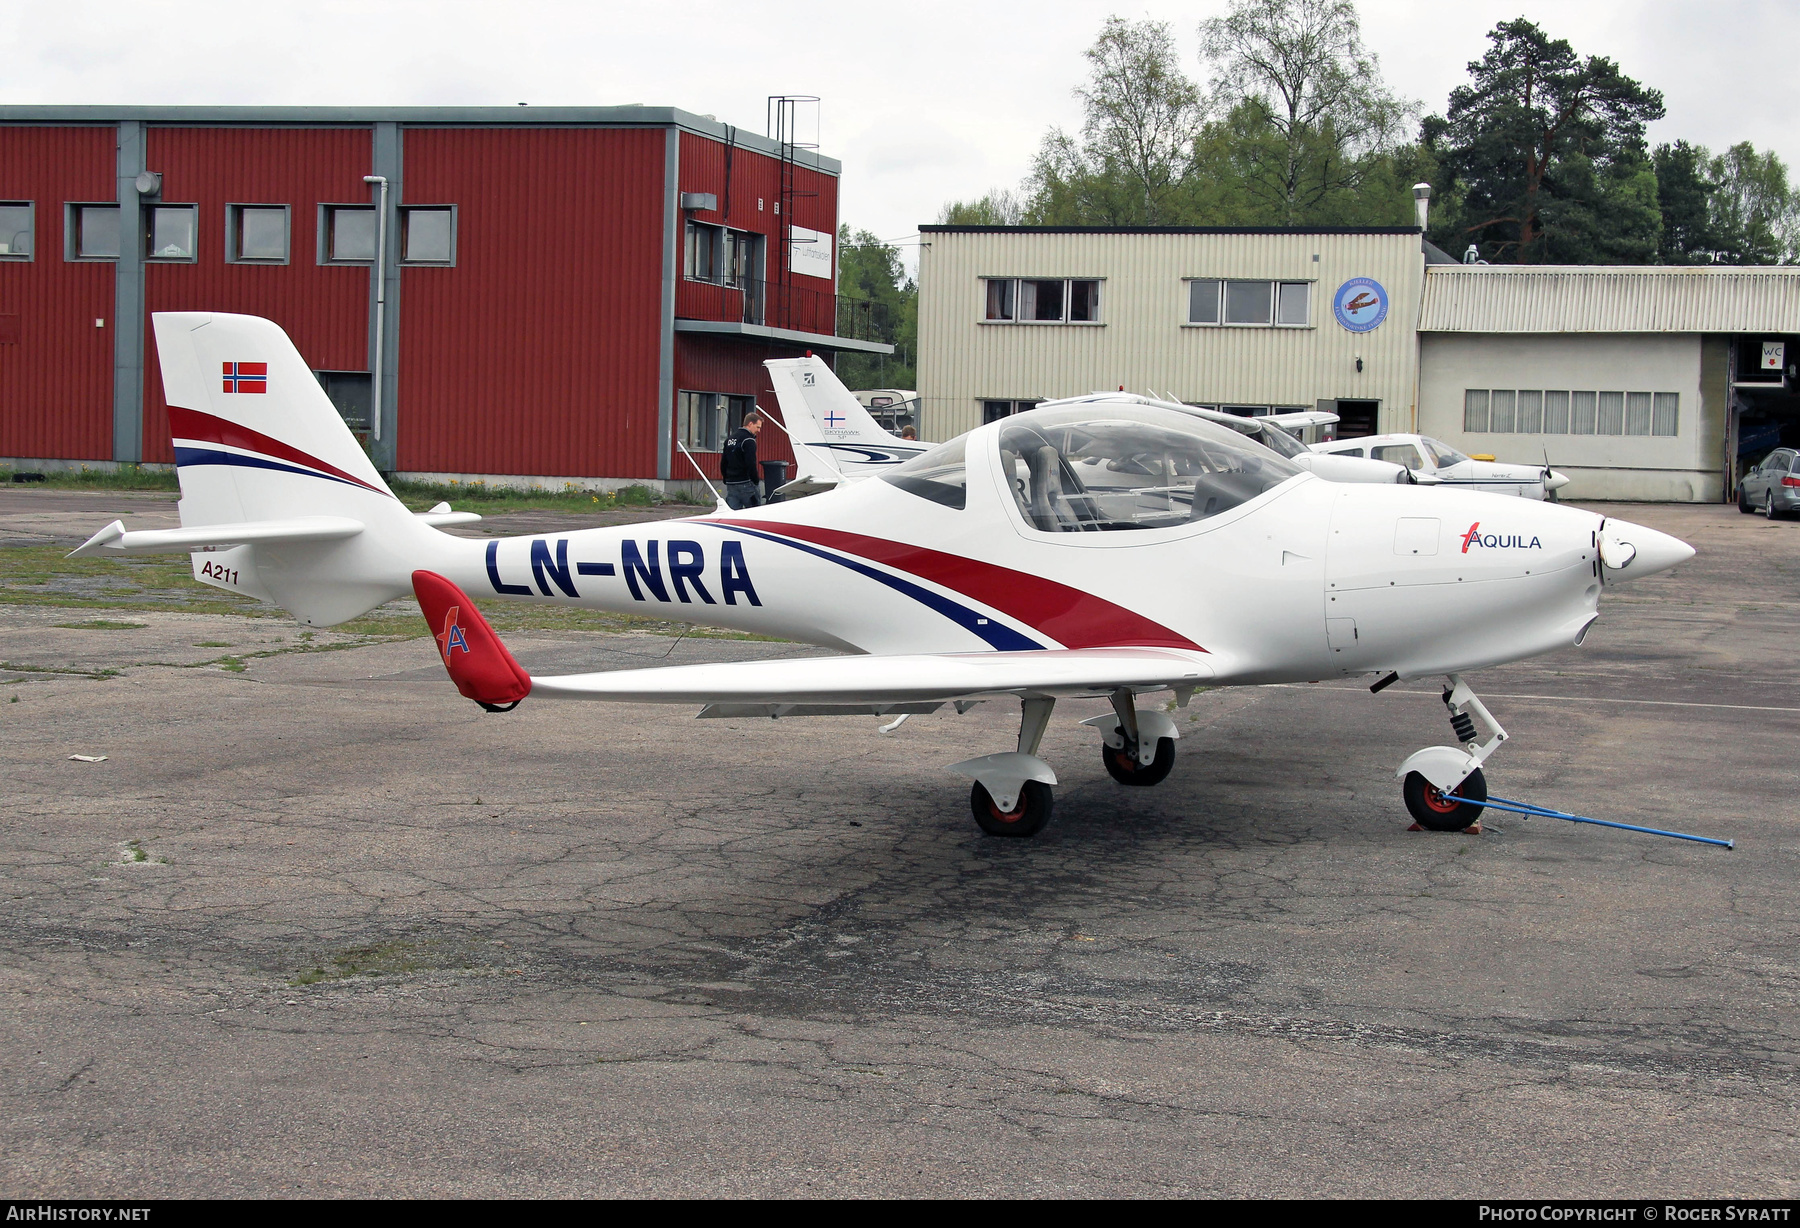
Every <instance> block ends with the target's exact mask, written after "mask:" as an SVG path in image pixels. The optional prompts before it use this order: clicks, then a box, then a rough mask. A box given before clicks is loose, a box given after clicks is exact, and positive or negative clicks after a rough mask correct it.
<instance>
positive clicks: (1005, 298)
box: [984, 278, 1014, 320]
mask: <svg viewBox="0 0 1800 1228" xmlns="http://www.w3.org/2000/svg"><path fill="white" fill-rule="evenodd" d="M984 284H985V285H986V286H987V316H986V318H987V319H989V320H1011V319H1012V318H1013V284H1014V283H1013V282H1011V281H1007V280H1005V279H1002V278H994V279H992V280H990V281H988V282H986V283H984Z"/></svg>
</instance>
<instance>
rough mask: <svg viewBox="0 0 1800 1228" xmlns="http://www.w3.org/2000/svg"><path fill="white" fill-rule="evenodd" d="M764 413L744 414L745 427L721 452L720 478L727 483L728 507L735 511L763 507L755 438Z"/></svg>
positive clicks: (733, 433) (732, 436)
mask: <svg viewBox="0 0 1800 1228" xmlns="http://www.w3.org/2000/svg"><path fill="white" fill-rule="evenodd" d="M762 425H763V420H762V411H761V410H756V409H753V410H751V411H750V412H749V413H747V414H745V415H744V425H742V426H740V427H739V428H738V429H737V430H735V431H733V432H731V437H730V438H729V439H727V440H726V441H725V446H724V447H722V448H721V449H720V450H719V476H720V477H721V478H723V479H724V480H725V505H726V506H727V507H729V508H731V510H732V511H734V512H735V511H742V510H743V509H744V508H747V507H760V506H762V491H761V489H760V488H758V486H757V478H758V476H759V470H758V469H757V467H756V437H757V436H758V435H760V434H761V433H762Z"/></svg>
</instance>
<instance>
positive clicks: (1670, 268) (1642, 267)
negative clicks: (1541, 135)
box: [1425, 263, 1800, 277]
mask: <svg viewBox="0 0 1800 1228" xmlns="http://www.w3.org/2000/svg"><path fill="white" fill-rule="evenodd" d="M1425 271H1426V272H1427V273H1429V274H1431V275H1432V276H1434V277H1435V276H1442V275H1444V274H1448V273H1468V274H1472V275H1475V276H1480V277H1488V276H1510V277H1522V276H1528V275H1530V274H1556V275H1559V276H1562V275H1567V274H1581V275H1584V276H1589V277H1593V276H1599V275H1603V274H1612V273H1628V274H1631V275H1632V276H1636V277H1649V276H1652V275H1654V274H1675V275H1678V276H1683V277H1687V276H1693V275H1696V274H1701V275H1707V276H1714V277H1718V276H1727V275H1739V274H1750V275H1752V276H1757V277H1779V276H1787V277H1793V276H1794V275H1796V274H1800V265H1794V264H1460V263H1459V264H1450V265H1441V264H1434V265H1428V266H1427V267H1426V270H1425Z"/></svg>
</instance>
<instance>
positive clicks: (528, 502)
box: [389, 482, 702, 515]
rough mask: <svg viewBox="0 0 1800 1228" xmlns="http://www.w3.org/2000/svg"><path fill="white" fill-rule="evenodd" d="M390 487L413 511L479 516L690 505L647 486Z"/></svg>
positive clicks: (472, 484) (407, 484) (467, 484)
mask: <svg viewBox="0 0 1800 1228" xmlns="http://www.w3.org/2000/svg"><path fill="white" fill-rule="evenodd" d="M389 486H391V487H392V489H393V491H394V494H396V495H398V496H399V498H400V501H401V502H402V503H404V504H406V506H407V507H409V508H411V509H412V510H413V511H415V512H422V511H424V510H426V509H427V508H430V507H434V506H436V505H437V504H438V503H449V504H450V506H451V507H453V508H455V509H456V510H457V511H459V512H478V513H481V514H482V515H487V514H489V513H499V512H523V511H554V512H610V511H613V510H614V509H616V508H629V507H660V506H662V505H663V504H665V503H674V504H679V505H681V506H690V504H689V503H688V501H687V500H685V499H673V498H669V497H668V496H665V495H659V494H657V493H656V492H655V491H654V490H651V489H650V488H649V487H648V486H627V487H625V488H624V489H623V490H609V491H595V490H582V489H581V488H580V487H578V486H576V485H575V484H574V483H572V482H571V483H568V484H566V485H565V486H563V488H562V489H560V490H557V489H552V488H549V487H534V488H531V489H529V490H523V489H515V488H513V487H510V486H497V485H494V484H492V483H489V482H390V483H389ZM691 506H694V507H700V506H702V505H701V504H698V503H695V504H691Z"/></svg>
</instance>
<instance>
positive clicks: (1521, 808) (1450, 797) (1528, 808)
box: [1443, 793, 1736, 849]
mask: <svg viewBox="0 0 1800 1228" xmlns="http://www.w3.org/2000/svg"><path fill="white" fill-rule="evenodd" d="M1443 796H1444V798H1445V800H1447V801H1453V802H1464V803H1466V804H1468V805H1470V806H1492V807H1494V808H1495V809H1496V810H1510V811H1512V812H1513V813H1514V814H1522V815H1524V816H1525V817H1526V818H1528V819H1529V818H1531V817H1533V816H1536V817H1538V818H1543V819H1562V820H1564V821H1565V822H1569V823H1592V824H1593V825H1594V826H1595V827H1616V828H1618V829H1619V830H1620V831H1641V832H1643V833H1644V834H1645V835H1647V836H1667V837H1669V838H1670V839H1671V840H1692V841H1693V842H1694V843H1695V844H1711V845H1716V846H1717V847H1719V848H1722V849H1728V848H1735V847H1736V846H1735V845H1734V844H1733V843H1732V842H1731V841H1730V840H1715V839H1713V838H1712V837H1711V836H1690V835H1688V834H1687V833H1686V832H1684V831H1664V830H1663V829H1662V828H1660V827H1637V826H1634V825H1633V824H1630V823H1609V822H1607V821H1606V820H1605V819H1589V818H1583V817H1582V816H1581V815H1578V814H1564V813H1563V812H1562V811H1560V810H1549V809H1546V808H1545V807H1543V806H1533V805H1532V804H1531V803H1529V802H1515V801H1510V800H1508V799H1507V798H1504V797H1490V798H1487V799H1485V800H1482V801H1477V800H1476V799H1474V798H1472V797H1458V796H1457V795H1456V794H1454V793H1446V794H1444V795H1443Z"/></svg>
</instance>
